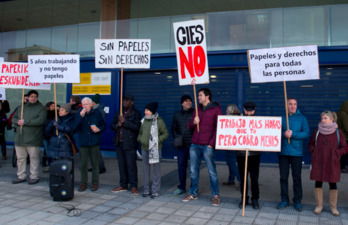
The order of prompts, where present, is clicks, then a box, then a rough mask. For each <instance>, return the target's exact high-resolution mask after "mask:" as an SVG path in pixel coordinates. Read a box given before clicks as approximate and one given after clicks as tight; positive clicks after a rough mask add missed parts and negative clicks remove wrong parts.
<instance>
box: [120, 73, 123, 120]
mask: <svg viewBox="0 0 348 225" xmlns="http://www.w3.org/2000/svg"><path fill="white" fill-rule="evenodd" d="M122 101H123V68H121V83H120V115H121V116H122Z"/></svg>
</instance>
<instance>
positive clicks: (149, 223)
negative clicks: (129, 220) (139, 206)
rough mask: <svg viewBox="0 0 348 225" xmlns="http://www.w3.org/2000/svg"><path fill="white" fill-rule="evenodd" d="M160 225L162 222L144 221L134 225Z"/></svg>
mask: <svg viewBox="0 0 348 225" xmlns="http://www.w3.org/2000/svg"><path fill="white" fill-rule="evenodd" d="M159 223H160V221H157V220H149V219H142V220H139V221H138V222H136V223H135V224H134V225H156V224H159Z"/></svg>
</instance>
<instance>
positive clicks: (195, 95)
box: [193, 84, 199, 133]
mask: <svg viewBox="0 0 348 225" xmlns="http://www.w3.org/2000/svg"><path fill="white" fill-rule="evenodd" d="M193 95H194V99H195V109H196V116H198V107H197V94H196V85H195V84H193ZM197 132H198V133H199V123H197Z"/></svg>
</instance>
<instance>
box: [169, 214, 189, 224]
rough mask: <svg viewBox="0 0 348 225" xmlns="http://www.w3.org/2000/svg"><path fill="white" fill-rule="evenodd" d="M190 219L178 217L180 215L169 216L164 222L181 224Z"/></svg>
mask: <svg viewBox="0 0 348 225" xmlns="http://www.w3.org/2000/svg"><path fill="white" fill-rule="evenodd" d="M187 218H188V217H186V216H178V215H170V216H168V217H167V218H166V219H165V220H164V221H166V222H170V223H176V224H181V223H182V222H184V221H185V220H186V219H187Z"/></svg>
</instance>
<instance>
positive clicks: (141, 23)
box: [0, 0, 348, 163]
mask: <svg viewBox="0 0 348 225" xmlns="http://www.w3.org/2000/svg"><path fill="white" fill-rule="evenodd" d="M347 11H348V1H340V0H337V1H335V0H326V1H325V0H321V1H300V0H295V1H284V0H282V1H279V0H265V1H258V0H190V1H184V0H146V1H144V0H118V1H116V0H12V1H8V0H5V1H3V0H0V57H4V58H5V61H26V56H27V55H29V54H61V53H69V54H79V55H80V57H81V72H82V73H91V72H111V73H112V88H111V95H103V97H102V101H103V102H104V104H105V105H106V106H107V107H109V113H108V114H107V123H108V124H110V122H111V119H112V117H113V114H114V113H115V112H116V111H117V109H118V104H119V95H118V92H119V91H118V90H119V86H120V85H119V77H120V71H119V70H117V69H112V70H106V69H103V70H101V69H95V67H94V39H99V38H110V39H113V38H131V39H136V38H144V39H151V42H152V49H151V53H152V57H151V68H150V69H149V70H125V72H124V77H125V79H124V92H125V93H131V94H133V95H134V96H135V99H136V101H135V105H136V107H137V108H138V109H140V110H141V111H143V108H144V106H145V104H147V103H148V102H150V101H158V102H159V114H160V115H161V116H162V117H163V118H164V120H165V122H166V125H167V126H168V127H170V126H171V119H172V116H173V114H174V112H175V111H176V110H178V109H179V108H180V102H179V98H180V96H181V95H182V94H189V95H191V96H192V97H193V90H192V87H191V86H179V85H178V78H177V71H176V69H177V65H176V58H175V57H176V56H175V45H174V34H173V27H172V24H173V23H174V22H178V21H187V20H193V19H204V21H205V27H206V37H207V49H208V63H209V73H210V84H209V85H198V86H197V88H201V87H205V86H207V87H209V88H210V89H212V91H213V99H214V101H217V102H219V103H220V104H221V107H222V110H223V111H225V109H226V107H227V105H228V104H232V103H234V104H236V105H238V106H239V107H240V108H242V105H243V103H244V102H245V101H254V102H255V103H256V105H257V115H260V116H261V115H262V116H278V115H282V114H285V108H284V107H285V106H284V93H283V85H282V84H281V83H265V84H251V83H250V76H249V70H248V64H247V57H246V50H247V49H256V48H272V47H283V46H296V45H312V44H315V45H318V47H319V63H320V80H316V81H301V82H287V91H288V96H289V97H295V98H297V99H298V100H299V109H300V110H301V112H302V113H303V114H304V115H305V116H306V117H307V118H308V119H309V123H310V126H311V130H312V131H313V130H314V128H315V127H316V126H317V123H318V122H319V120H320V117H319V115H320V113H321V111H323V110H325V109H329V110H334V111H337V110H338V109H339V107H340V105H341V103H342V102H343V101H344V100H348V92H347V86H348V85H347V81H348V76H347V75H348V29H347V28H346V24H348V14H347V13H346V12H347ZM71 89H72V86H71V85H70V84H68V85H61V86H59V88H58V92H59V93H61V95H59V96H60V98H58V103H64V102H65V101H67V99H68V98H69V97H70V95H71V94H72V90H71ZM12 93H13V94H12ZM7 96H8V99H9V101H10V103H11V106H12V107H13V108H14V106H16V105H18V104H19V103H20V101H19V99H18V96H20V91H17V92H16V91H15V90H11V91H8V92H7ZM12 96H13V97H12ZM41 96H43V98H42V99H41V101H42V102H43V103H45V101H46V102H47V101H50V100H52V99H53V98H52V96H53V95H49V94H48V95H41ZM8 133H9V132H8ZM7 135H8V138H9V140H11V134H10V133H9V134H7ZM112 135H113V134H112V131H111V130H110V128H109V127H108V129H107V130H106V132H105V133H104V136H103V146H102V147H103V148H104V149H109V150H112V149H113V146H112V143H111V141H110V140H111V138H110V137H111V136H112ZM172 142H173V140H172V139H171V138H169V139H168V140H167V141H166V142H165V145H164V148H163V149H164V151H163V156H164V157H166V158H173V157H174V156H175V150H174V147H172V146H173V144H172ZM306 144H307V143H306ZM306 144H305V145H306ZM305 147H307V146H305ZM305 149H306V150H305V162H306V163H309V162H310V158H309V153H308V150H307V148H305ZM217 158H218V159H223V154H220V152H218V154H217ZM276 158H277V157H276V154H274V153H264V154H263V157H262V161H263V162H276V160H277V159H276Z"/></svg>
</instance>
